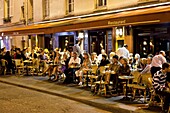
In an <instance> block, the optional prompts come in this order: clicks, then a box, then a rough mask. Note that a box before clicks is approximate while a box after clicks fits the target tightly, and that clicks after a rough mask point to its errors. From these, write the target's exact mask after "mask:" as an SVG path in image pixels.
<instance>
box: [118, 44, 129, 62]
mask: <svg viewBox="0 0 170 113" xmlns="http://www.w3.org/2000/svg"><path fill="white" fill-rule="evenodd" d="M127 48H128V45H127V44H124V45H123V47H121V48H119V49H118V50H117V51H116V55H118V56H119V58H120V57H124V58H127V59H129V50H128V49H127Z"/></svg>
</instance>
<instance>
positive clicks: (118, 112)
mask: <svg viewBox="0 0 170 113" xmlns="http://www.w3.org/2000/svg"><path fill="white" fill-rule="evenodd" d="M0 82H1V83H5V84H9V85H14V86H17V87H21V88H26V89H30V90H34V91H38V92H42V93H47V94H50V95H54V96H59V97H62V98H66V99H69V100H73V101H77V102H81V103H83V104H86V105H90V106H92V107H96V108H98V109H102V110H105V111H109V112H113V111H114V113H132V112H133V113H135V112H134V111H129V110H126V109H122V108H118V107H113V105H108V104H102V103H98V102H92V101H89V100H85V99H80V98H76V97H72V96H69V95H64V94H60V93H57V92H54V91H51V90H45V89H42V88H40V87H33V86H29V85H25V84H20V83H14V82H9V81H6V80H1V79H0Z"/></svg>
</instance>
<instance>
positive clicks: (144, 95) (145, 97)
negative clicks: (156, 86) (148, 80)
mask: <svg viewBox="0 0 170 113" xmlns="http://www.w3.org/2000/svg"><path fill="white" fill-rule="evenodd" d="M144 102H146V90H145V91H144Z"/></svg>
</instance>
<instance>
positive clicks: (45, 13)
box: [43, 0, 50, 19]
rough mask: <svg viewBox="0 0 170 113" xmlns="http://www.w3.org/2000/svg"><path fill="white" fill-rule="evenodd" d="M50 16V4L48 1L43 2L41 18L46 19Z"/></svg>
mask: <svg viewBox="0 0 170 113" xmlns="http://www.w3.org/2000/svg"><path fill="white" fill-rule="evenodd" d="M49 15H50V3H49V0H43V18H44V19H46V18H48V17H49Z"/></svg>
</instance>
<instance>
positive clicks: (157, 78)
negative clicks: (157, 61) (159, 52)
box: [152, 63, 170, 113]
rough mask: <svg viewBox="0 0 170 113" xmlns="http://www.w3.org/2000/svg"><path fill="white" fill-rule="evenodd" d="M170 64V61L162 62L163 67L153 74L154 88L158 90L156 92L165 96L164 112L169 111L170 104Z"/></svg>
mask: <svg viewBox="0 0 170 113" xmlns="http://www.w3.org/2000/svg"><path fill="white" fill-rule="evenodd" d="M169 68H170V65H169V64H168V63H163V64H162V69H161V70H160V71H157V72H156V73H155V74H154V76H153V83H152V84H153V88H154V89H155V91H156V94H159V95H161V96H162V97H163V101H164V102H163V111H162V113H168V109H169V104H170V89H169V86H168V85H167V84H168V81H167V76H169V75H167V72H170V69H169Z"/></svg>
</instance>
